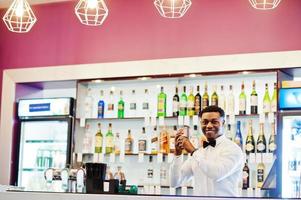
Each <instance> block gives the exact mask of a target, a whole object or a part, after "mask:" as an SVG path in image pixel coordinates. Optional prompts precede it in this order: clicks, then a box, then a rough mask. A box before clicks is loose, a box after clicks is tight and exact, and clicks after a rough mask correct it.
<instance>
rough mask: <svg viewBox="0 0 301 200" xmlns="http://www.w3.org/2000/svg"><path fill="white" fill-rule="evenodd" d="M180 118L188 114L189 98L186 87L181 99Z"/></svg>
mask: <svg viewBox="0 0 301 200" xmlns="http://www.w3.org/2000/svg"><path fill="white" fill-rule="evenodd" d="M179 114H180V116H185V115H186V114H187V96H186V87H185V86H184V87H183V92H182V94H181V97H180V113H179Z"/></svg>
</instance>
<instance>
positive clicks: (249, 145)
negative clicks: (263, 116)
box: [246, 120, 255, 155]
mask: <svg viewBox="0 0 301 200" xmlns="http://www.w3.org/2000/svg"><path fill="white" fill-rule="evenodd" d="M250 153H255V140H254V136H253V128H252V120H249V127H248V135H247V139H246V154H247V155H249V154H250Z"/></svg>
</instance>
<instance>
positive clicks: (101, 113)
mask: <svg viewBox="0 0 301 200" xmlns="http://www.w3.org/2000/svg"><path fill="white" fill-rule="evenodd" d="M103 95H104V94H103V90H100V97H99V101H98V104H97V117H98V118H103V117H104V108H105V102H104V100H103Z"/></svg>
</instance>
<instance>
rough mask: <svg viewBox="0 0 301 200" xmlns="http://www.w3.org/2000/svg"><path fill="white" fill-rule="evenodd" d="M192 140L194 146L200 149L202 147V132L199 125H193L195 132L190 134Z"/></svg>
mask: <svg viewBox="0 0 301 200" xmlns="http://www.w3.org/2000/svg"><path fill="white" fill-rule="evenodd" d="M190 142H191V143H192V145H193V146H194V148H196V149H198V148H199V147H200V134H199V131H198V126H197V125H194V126H193V132H192V134H191V135H190Z"/></svg>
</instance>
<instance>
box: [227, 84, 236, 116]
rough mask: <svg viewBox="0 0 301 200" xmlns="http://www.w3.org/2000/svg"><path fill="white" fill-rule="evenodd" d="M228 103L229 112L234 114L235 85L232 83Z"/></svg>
mask: <svg viewBox="0 0 301 200" xmlns="http://www.w3.org/2000/svg"><path fill="white" fill-rule="evenodd" d="M227 101H228V105H227V108H228V110H227V112H228V113H227V114H228V115H234V114H235V98H234V94H233V87H232V85H230V86H229V95H228V100H227Z"/></svg>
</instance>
